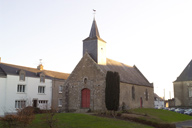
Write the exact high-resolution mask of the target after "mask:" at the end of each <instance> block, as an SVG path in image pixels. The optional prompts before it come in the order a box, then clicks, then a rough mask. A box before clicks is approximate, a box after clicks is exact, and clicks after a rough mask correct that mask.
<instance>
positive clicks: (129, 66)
mask: <svg viewBox="0 0 192 128" xmlns="http://www.w3.org/2000/svg"><path fill="white" fill-rule="evenodd" d="M106 59H108V60H111V61H114V62H118V63H120V64H122V65H126V66H129V67H134V66H130V65H128V64H125V63H122V62H119V61H116V60H113V59H109V58H106Z"/></svg>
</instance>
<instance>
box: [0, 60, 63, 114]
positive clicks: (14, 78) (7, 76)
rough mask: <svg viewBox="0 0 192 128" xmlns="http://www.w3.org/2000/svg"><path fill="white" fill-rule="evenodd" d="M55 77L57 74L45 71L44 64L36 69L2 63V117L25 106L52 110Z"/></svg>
mask: <svg viewBox="0 0 192 128" xmlns="http://www.w3.org/2000/svg"><path fill="white" fill-rule="evenodd" d="M60 74H61V73H60ZM63 74H64V73H63ZM55 76H57V72H54V71H48V70H43V66H42V64H40V65H39V66H38V67H37V69H36V68H29V67H23V66H18V65H12V64H6V63H1V62H0V116H3V115H5V114H7V113H15V112H17V110H18V109H21V108H23V107H25V106H33V107H38V108H40V109H50V108H51V106H52V99H53V95H52V87H53V82H52V79H53V78H54V79H55V78H57V77H55ZM60 77H62V75H60ZM60 79H61V78H60Z"/></svg>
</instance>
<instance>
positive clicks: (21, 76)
mask: <svg viewBox="0 0 192 128" xmlns="http://www.w3.org/2000/svg"><path fill="white" fill-rule="evenodd" d="M19 80H20V81H25V71H23V70H20V72H19Z"/></svg>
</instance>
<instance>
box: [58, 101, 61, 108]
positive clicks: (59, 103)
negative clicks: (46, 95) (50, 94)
mask: <svg viewBox="0 0 192 128" xmlns="http://www.w3.org/2000/svg"><path fill="white" fill-rule="evenodd" d="M58 106H59V107H62V99H59V100H58Z"/></svg>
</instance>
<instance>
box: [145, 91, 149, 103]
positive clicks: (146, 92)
mask: <svg viewBox="0 0 192 128" xmlns="http://www.w3.org/2000/svg"><path fill="white" fill-rule="evenodd" d="M148 97H149V94H148V90H147V89H146V90H145V99H146V101H148Z"/></svg>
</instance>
